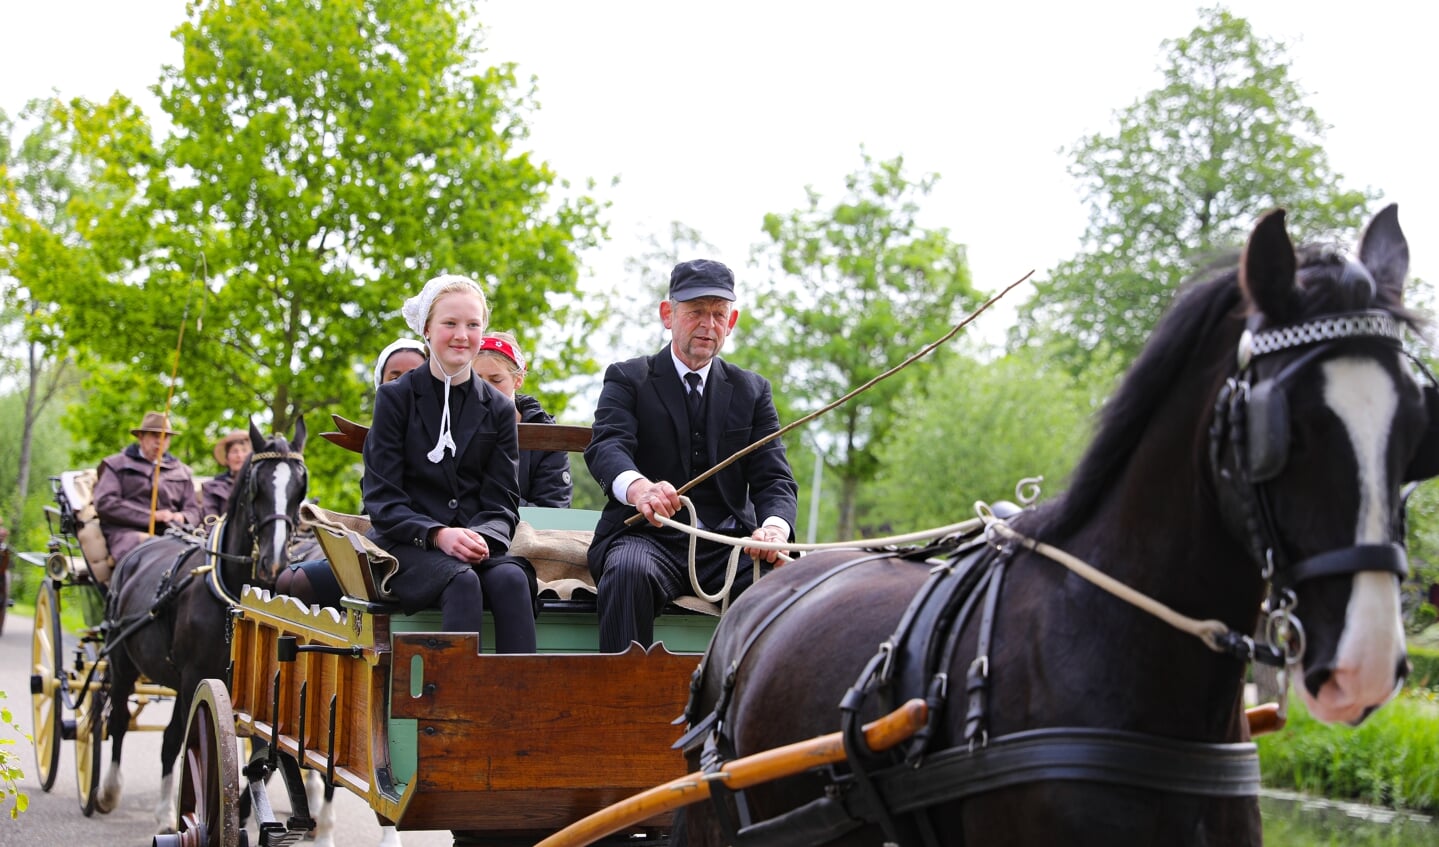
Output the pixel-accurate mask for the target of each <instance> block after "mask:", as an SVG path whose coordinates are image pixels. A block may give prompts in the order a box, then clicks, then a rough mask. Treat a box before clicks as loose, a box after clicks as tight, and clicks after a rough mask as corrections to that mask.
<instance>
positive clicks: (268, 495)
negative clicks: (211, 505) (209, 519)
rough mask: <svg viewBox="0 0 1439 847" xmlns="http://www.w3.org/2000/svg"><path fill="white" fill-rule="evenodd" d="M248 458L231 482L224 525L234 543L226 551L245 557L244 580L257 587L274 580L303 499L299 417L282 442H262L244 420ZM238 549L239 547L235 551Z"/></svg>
mask: <svg viewBox="0 0 1439 847" xmlns="http://www.w3.org/2000/svg"><path fill="white" fill-rule="evenodd" d="M250 446H251V447H252V448H253V450H252V452H251V453H250V458H249V459H247V460H246V462H245V465H244V467H242V468H241V469H240V474H239V476H238V477H237V478H236V480H235V490H234V494H233V495H232V496H231V498H230V509H229V512H228V516H227V517H226V523H227V525H228V526H231V527H235V528H236V531H234V532H231V533H229V536H230V537H232V538H234V539H236V541H235V542H234V543H233V545H231V544H227V546H234V547H236V548H237V549H234V550H230V551H227V552H233V553H237V554H239V555H241V556H245V557H247V558H248V559H249V560H250V561H251V562H252V564H253V568H254V570H253V573H250V574H246V575H245V576H246V581H249V580H250V579H253V581H254V582H256V583H258V584H260V585H263V586H272V585H274V584H275V578H276V577H277V576H278V575H279V573H280V570H281V569H282V568H284V567H285V565H286V564H287V563H288V556H287V552H286V551H287V549H288V548H289V544H290V536H291V534H292V533H293V532H294V531H295V527H296V525H297V523H298V521H299V517H300V503H301V502H303V501H304V499H305V492H306V489H307V488H308V485H309V478H308V474H307V472H306V468H305V457H304V456H303V455H302V453H301V451H303V450H304V448H305V419H304V418H303V417H301V418H300V419H299V420H298V421H296V423H295V437H294V439H293V440H291V441H286V440H285V437H284V436H283V435H274V436H272V437H270V438H269V439H268V440H267V439H265V438H264V437H263V436H262V435H260V430H259V429H257V428H256V427H255V422H254V421H253V420H252V421H250ZM241 548H242V549H241Z"/></svg>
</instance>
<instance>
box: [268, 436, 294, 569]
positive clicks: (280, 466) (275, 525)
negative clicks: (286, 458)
mask: <svg viewBox="0 0 1439 847" xmlns="http://www.w3.org/2000/svg"><path fill="white" fill-rule="evenodd" d="M271 481H272V482H273V483H274V486H275V490H274V491H273V492H271V500H272V502H273V503H274V504H275V508H276V509H283V508H285V506H286V504H288V502H289V500H288V499H287V498H286V493H287V492H288V491H289V490H290V465H289V463H287V462H276V463H275V475H274V477H273V478H272V480H271ZM270 527H271V529H270V531H271V532H273V533H275V537H274V540H273V541H272V542H271V543H272V545H273V546H272V547H271V548H270V551H271V555H273V556H274V557H275V564H276V565H277V566H278V564H279V560H280V557H281V556H283V555H285V541H286V538H285V533H286V532H288V531H289V525H288V524H286V523H285V522H284V521H278V520H277V521H271V522H270Z"/></svg>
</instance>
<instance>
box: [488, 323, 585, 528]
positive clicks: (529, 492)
mask: <svg viewBox="0 0 1439 847" xmlns="http://www.w3.org/2000/svg"><path fill="white" fill-rule="evenodd" d="M474 369H475V373H476V374H477V375H478V376H479V377H480V379H482V380H484V381H485V382H488V383H489V384H490V385H492V386H494V387H495V388H496V389H498V390H499V391H500V392H501V393H503V394H504V395H505V396H507V397H509V398H510V399H511V400H513V401H514V403H515V419H516V420H517V421H518V422H520V423H548V424H552V423H554V422H555V419H554V416H552V415H551V414H549V413H548V412H546V411H545V410H544V409H543V408H541V406H540V401H538V400H536V399H535V398H533V397H531V396H530V395H528V394H518V393H516V392H517V391H518V389H519V387H520V386H521V385H523V384H524V382H525V354H524V353H523V352H521V351H520V344H519V342H518V341H517V340H516V339H515V336H514V335H512V334H511V333H508V332H492V333H489V334H488V335H486V336H485V337H484V339H482V340H481V341H480V350H479V353H477V354H476V355H475V363H474ZM573 490H574V486H573V484H572V483H571V480H570V454H569V453H566V452H563V451H551V450H521V451H520V505H521V506H554V507H557V508H561V509H564V508H569V505H570V495H571V493H572V492H573Z"/></svg>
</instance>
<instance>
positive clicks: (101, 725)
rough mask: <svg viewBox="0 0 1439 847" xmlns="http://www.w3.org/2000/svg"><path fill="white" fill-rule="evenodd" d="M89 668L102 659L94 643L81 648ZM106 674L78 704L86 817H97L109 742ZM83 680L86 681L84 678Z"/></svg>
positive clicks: (79, 782) (79, 778)
mask: <svg viewBox="0 0 1439 847" xmlns="http://www.w3.org/2000/svg"><path fill="white" fill-rule="evenodd" d="M81 654H82V655H83V656H84V657H85V666H84V668H82V669H79V670H80V673H81V674H84V673H85V672H86V671H88V670H89V666H90V665H91V664H93V663H95V662H97V661H99V658H100V651H99V650H98V649H96V647H95V645H94V644H92V643H90V642H88V641H87V642H85V643H84V644H83V645H81ZM102 677H103V674H102V673H99V672H97V673H96V674H95V677H94V680H93V681H92V682H91V684H90V690H89V691H81V692H80V693H79V694H78V695H77V697H76V703H75V788H76V790H77V792H78V793H79V796H80V811H81V812H82V813H83V814H84V815H85V817H87V818H88V817H90V816H91V815H93V814H95V798H96V797H97V796H99V794H100V750H101V748H102V747H103V745H102V744H101V742H102V741H104V740H105V686H104V684H103V680H102ZM82 678H83V677H82Z"/></svg>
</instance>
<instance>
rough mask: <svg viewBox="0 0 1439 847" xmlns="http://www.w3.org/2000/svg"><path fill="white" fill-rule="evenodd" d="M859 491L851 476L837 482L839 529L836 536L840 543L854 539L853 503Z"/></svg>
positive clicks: (856, 481) (857, 481)
mask: <svg viewBox="0 0 1439 847" xmlns="http://www.w3.org/2000/svg"><path fill="white" fill-rule="evenodd" d="M858 491H859V480H857V479H855V478H854V477H852V476H844V477H842V478H841V479H840V482H839V527H838V528H837V529H836V534H837V535H838V536H839V538H838V540H840V541H850V540H853V539H854V538H855V528H854V501H855V494H856V492H858Z"/></svg>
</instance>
